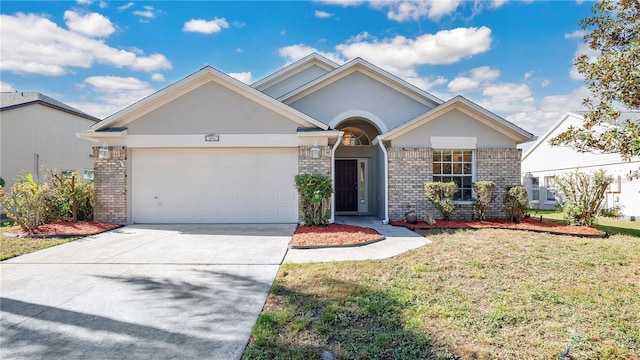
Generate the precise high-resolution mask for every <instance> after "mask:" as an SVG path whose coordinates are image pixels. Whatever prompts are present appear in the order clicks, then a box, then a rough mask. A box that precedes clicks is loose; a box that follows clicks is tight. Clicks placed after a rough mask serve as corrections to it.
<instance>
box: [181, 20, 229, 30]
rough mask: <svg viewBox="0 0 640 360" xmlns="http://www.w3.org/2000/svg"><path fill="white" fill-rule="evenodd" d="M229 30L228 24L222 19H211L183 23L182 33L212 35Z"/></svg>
mask: <svg viewBox="0 0 640 360" xmlns="http://www.w3.org/2000/svg"><path fill="white" fill-rule="evenodd" d="M227 28H229V23H227V20H225V19H224V18H213V19H212V20H209V21H207V20H202V19H191V20H189V21H187V22H186V23H184V26H183V27H182V31H186V32H198V33H202V34H214V33H218V32H220V31H222V29H227Z"/></svg>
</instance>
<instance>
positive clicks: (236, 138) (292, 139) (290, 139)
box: [114, 134, 300, 148]
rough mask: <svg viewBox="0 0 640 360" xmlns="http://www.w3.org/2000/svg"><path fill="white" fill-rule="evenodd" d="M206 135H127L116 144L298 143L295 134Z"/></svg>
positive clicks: (224, 145)
mask: <svg viewBox="0 0 640 360" xmlns="http://www.w3.org/2000/svg"><path fill="white" fill-rule="evenodd" d="M206 135H207V134H188V135H129V136H127V137H126V139H123V140H124V141H122V142H119V143H118V145H123V146H127V147H130V148H230V147H231V148H262V147H267V148H269V147H272V148H277V147H297V146H298V145H299V144H300V139H299V138H298V136H297V135H296V134H218V136H219V140H218V141H205V136H206ZM114 145H115V144H114Z"/></svg>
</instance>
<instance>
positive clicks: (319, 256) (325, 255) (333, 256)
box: [284, 216, 431, 263]
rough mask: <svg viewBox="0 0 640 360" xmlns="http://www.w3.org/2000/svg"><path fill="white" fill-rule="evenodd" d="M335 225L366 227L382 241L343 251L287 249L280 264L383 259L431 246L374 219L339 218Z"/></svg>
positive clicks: (401, 230) (332, 249) (334, 249)
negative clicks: (380, 235)
mask: <svg viewBox="0 0 640 360" xmlns="http://www.w3.org/2000/svg"><path fill="white" fill-rule="evenodd" d="M336 223H339V224H347V225H355V226H364V227H368V228H371V229H374V230H376V231H377V232H379V233H380V234H382V235H383V236H384V237H385V239H384V240H382V241H378V242H375V243H373V244H369V245H363V246H355V247H346V248H326V249H289V251H287V255H286V256H285V258H284V262H285V263H310V262H329V261H351V260H371V259H386V258H390V257H393V256H396V255H399V254H402V253H404V252H407V251H409V250H413V249H417V248H419V247H421V246H424V245H427V244H430V243H431V240H429V239H427V238H425V237H423V236H420V235H418V234H416V233H415V232H413V231H411V230H409V229H407V228H405V227H399V226H391V225H384V224H382V221H381V220H379V219H376V218H375V217H370V216H339V217H336Z"/></svg>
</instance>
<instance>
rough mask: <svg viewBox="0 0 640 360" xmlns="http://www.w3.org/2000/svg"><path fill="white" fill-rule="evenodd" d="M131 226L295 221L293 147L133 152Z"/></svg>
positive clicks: (296, 157)
mask: <svg viewBox="0 0 640 360" xmlns="http://www.w3.org/2000/svg"><path fill="white" fill-rule="evenodd" d="M132 157H133V159H132V161H133V162H132V174H131V176H132V187H133V189H132V190H133V194H132V200H133V204H132V211H133V222H134V223H295V222H297V221H298V194H297V192H296V190H295V188H294V186H293V184H294V176H295V175H296V173H297V167H298V160H297V159H298V153H297V149H295V148H294V149H281V148H278V149H272V148H267V149H262V148H260V149H193V150H191V149H189V150H146V149H145V150H133V156H132Z"/></svg>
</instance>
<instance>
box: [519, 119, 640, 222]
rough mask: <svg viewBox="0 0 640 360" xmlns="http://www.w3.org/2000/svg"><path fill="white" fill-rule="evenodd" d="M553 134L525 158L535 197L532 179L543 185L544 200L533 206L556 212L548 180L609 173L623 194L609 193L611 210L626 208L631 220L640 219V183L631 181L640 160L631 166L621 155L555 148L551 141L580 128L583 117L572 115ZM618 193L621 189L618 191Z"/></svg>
mask: <svg viewBox="0 0 640 360" xmlns="http://www.w3.org/2000/svg"><path fill="white" fill-rule="evenodd" d="M561 121H562V122H561V123H560V124H559V126H557V128H555V129H554V130H553V131H552V132H550V133H547V134H545V135H544V136H543V137H541V138H540V139H539V140H538V142H537V143H536V144H534V145H533V146H532V147H531V149H530V150H529V151H528V152H527V153H526V154H525V155H524V157H523V160H522V179H523V180H522V181H523V185H524V186H525V187H527V189H528V191H529V193H531V178H532V177H537V178H538V179H539V184H540V200H539V201H538V202H531V203H530V206H531V207H533V208H540V209H554V208H555V207H556V203H555V202H553V201H545V198H546V191H547V189H546V188H545V186H544V185H545V177H549V176H560V175H561V174H565V173H570V172H573V171H575V170H576V169H579V170H580V171H581V172H593V171H595V170H598V169H603V170H605V171H606V172H607V173H608V174H609V175H612V176H614V178H615V179H616V181H617V179H618V177H620V192H619V193H617V192H616V193H608V194H607V203H606V205H607V206H608V207H610V206H615V205H616V204H619V205H622V212H623V214H624V215H625V216H626V217H627V218H628V217H629V216H635V217H636V218H639V217H640V180H633V181H631V180H628V179H627V175H628V174H629V172H630V171H633V170H637V169H638V168H639V167H640V159H634V160H633V161H631V162H625V161H622V160H621V158H620V156H619V155H617V154H601V153H580V152H577V151H575V150H573V149H571V148H569V147H552V146H551V145H549V140H550V139H551V138H553V137H554V136H556V135H557V134H559V133H561V132H562V131H564V130H565V129H566V128H567V127H568V126H570V125H575V126H580V124H581V123H582V117H581V116H580V115H577V114H568V115H566V117H565V118H564V119H563V120H561ZM615 190H617V189H615Z"/></svg>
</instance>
